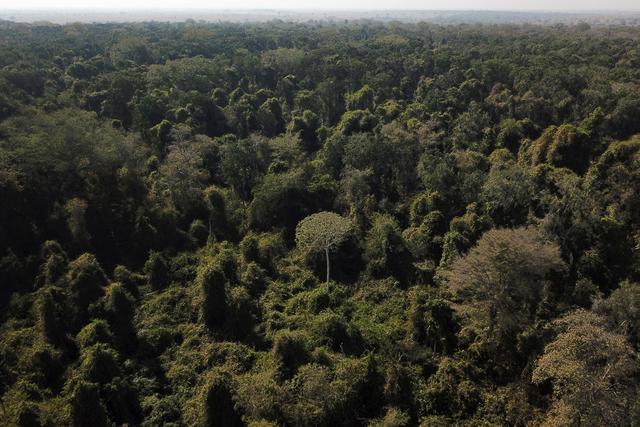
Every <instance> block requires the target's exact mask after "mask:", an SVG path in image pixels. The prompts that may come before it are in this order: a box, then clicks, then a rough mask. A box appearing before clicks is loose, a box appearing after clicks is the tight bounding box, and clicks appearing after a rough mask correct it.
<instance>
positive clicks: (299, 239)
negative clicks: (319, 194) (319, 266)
mask: <svg viewBox="0 0 640 427" xmlns="http://www.w3.org/2000/svg"><path fill="white" fill-rule="evenodd" d="M350 231H351V221H350V220H349V219H348V218H344V217H342V216H340V215H338V214H336V213H333V212H318V213H315V214H313V215H309V216H308V217H306V218H305V219H303V220H302V221H300V222H299V223H298V226H297V227H296V244H297V245H298V247H300V248H302V249H303V250H305V251H306V252H320V251H324V254H325V258H326V260H327V283H329V271H330V267H329V251H330V250H332V249H334V248H336V247H337V246H338V245H340V243H342V242H343V241H344V240H345V239H346V238H347V236H348V235H349V232H350Z"/></svg>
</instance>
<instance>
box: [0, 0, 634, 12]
mask: <svg viewBox="0 0 640 427" xmlns="http://www.w3.org/2000/svg"><path fill="white" fill-rule="evenodd" d="M41 8H47V9H51V8H56V9H58V8H80V9H88V8H108V9H113V8H116V9H131V8H137V9H140V8H145V9H185V8H202V9H311V8H312V9H473V10H486V9H489V10H636V11H637V10H640V0H606V1H605V0H322V1H318V0H0V9H41Z"/></svg>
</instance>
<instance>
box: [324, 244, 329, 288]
mask: <svg viewBox="0 0 640 427" xmlns="http://www.w3.org/2000/svg"><path fill="white" fill-rule="evenodd" d="M324 255H325V257H326V259H327V285H328V284H329V248H324Z"/></svg>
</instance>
